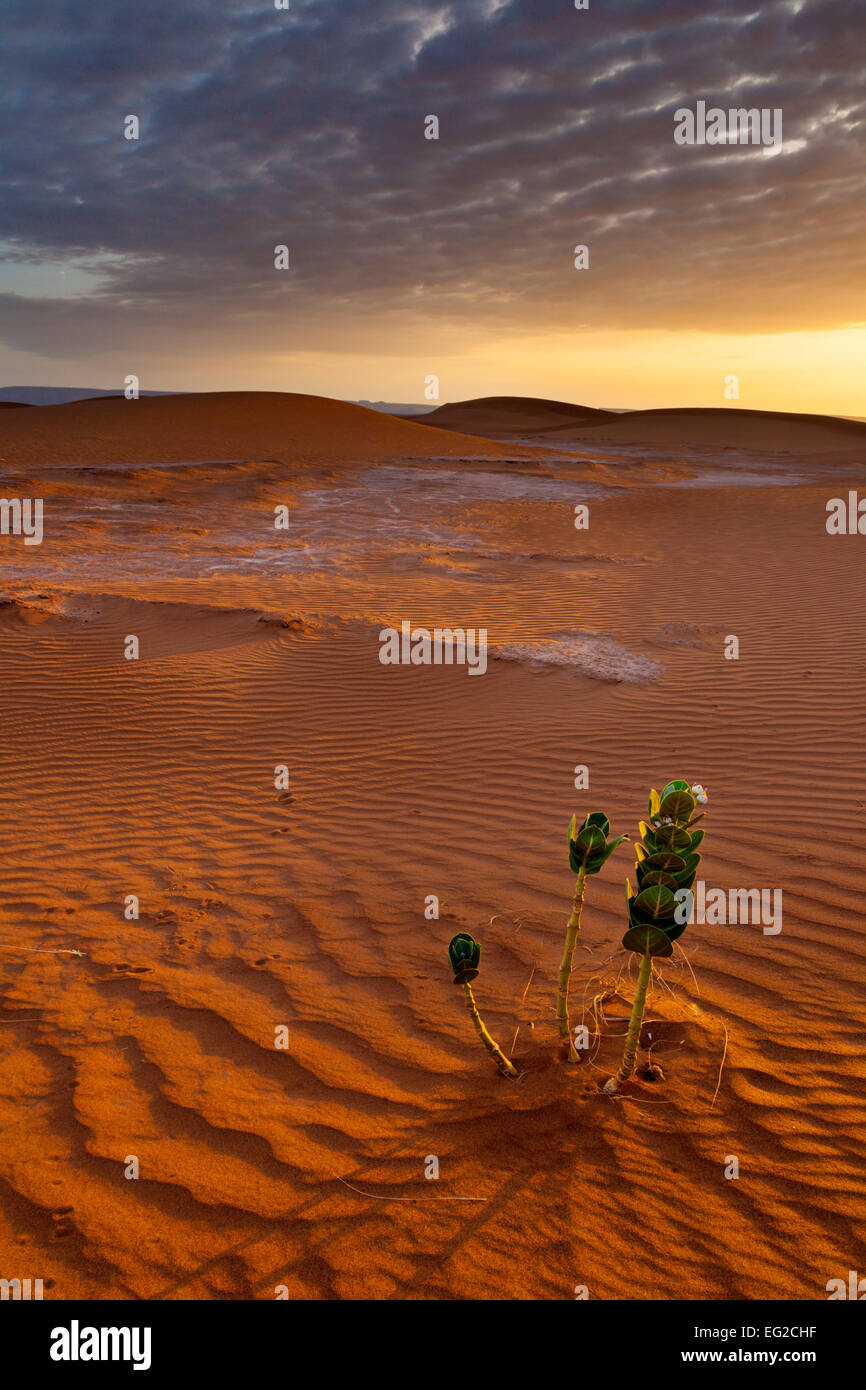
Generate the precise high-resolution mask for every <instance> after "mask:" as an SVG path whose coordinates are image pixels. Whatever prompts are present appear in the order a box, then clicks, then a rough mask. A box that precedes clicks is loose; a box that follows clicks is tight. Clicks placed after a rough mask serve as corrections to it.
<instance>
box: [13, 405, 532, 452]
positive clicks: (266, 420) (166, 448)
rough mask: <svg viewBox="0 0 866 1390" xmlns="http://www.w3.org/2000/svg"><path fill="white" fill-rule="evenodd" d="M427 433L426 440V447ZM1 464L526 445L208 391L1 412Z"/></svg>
mask: <svg viewBox="0 0 866 1390" xmlns="http://www.w3.org/2000/svg"><path fill="white" fill-rule="evenodd" d="M431 438H435V445H434V446H431ZM0 453H2V457H3V458H4V459H5V461H6V463H7V464H16V465H19V466H25V465H30V464H37V463H48V462H51V463H53V464H98V463H114V462H117V461H121V460H122V461H124V462H127V463H149V462H153V461H155V460H159V461H162V462H198V461H206V460H207V461H216V460H228V459H252V458H258V459H276V460H278V461H279V460H286V461H288V460H289V459H291V458H293V457H299V458H306V459H322V460H328V459H330V460H334V461H337V460H343V461H349V460H351V459H364V460H378V459H389V458H422V457H429V456H430V455H431V454H435V455H441V456H449V457H450V456H453V457H458V458H459V457H462V456H465V455H469V456H475V457H478V456H483V457H492V458H507V457H514V456H518V457H520V456H525V457H528V458H529V457H532V456H533V453H534V451H533V450H532V449H525V448H520V447H519V446H517V445H514V444H511V445H508V447H507V448H506V447H505V446H504V445H503V444H501V443H497V442H495V441H489V442H487V443H485V445H484V447H483V448H482V447H479V443H478V438H477V436H475V435H465V434H456V433H453V432H451V433H446V432H445V431H438V432H437V433H436V435H435V436H431V434H430V431H429V430H426V429H424V428H423V427H422V426H421V425H418V424H415V423H413V422H412V421H407V420H401V419H398V418H397V417H396V416H393V415H387V414H383V413H381V412H379V411H375V410H365V409H364V408H363V407H362V406H359V405H352V404H350V403H349V402H347V401H336V400H331V399H330V398H329V397H326V396H305V395H296V394H293V393H289V392H280V391H213V392H207V393H200V394H190V395H172V396H149V397H146V398H142V399H140V400H132V401H129V400H126V399H125V398H124V397H122V396H121V397H118V398H115V397H104V398H100V399H97V400H84V401H75V402H70V403H68V404H65V405H54V406H47V407H41V408H38V409H31V410H10V411H7V412H4V426H3V438H2V451H0Z"/></svg>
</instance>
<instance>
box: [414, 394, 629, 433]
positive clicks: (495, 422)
mask: <svg viewBox="0 0 866 1390" xmlns="http://www.w3.org/2000/svg"><path fill="white" fill-rule="evenodd" d="M611 416H613V412H612V411H609V410H593V409H592V407H591V406H586V405H569V404H568V403H567V402H565V401H547V400H542V399H538V398H536V397H533V396H481V397H479V398H478V399H477V400H473V401H454V402H451V403H450V404H448V405H441V406H439V408H438V409H437V410H431V411H430V412H429V413H427V414H424V415H414V416H412V417H411V418H412V419H414V420H417V421H418V423H419V424H425V425H436V426H437V428H439V429H445V430H462V431H464V432H465V433H466V434H483V435H486V434H492V435H496V434H509V433H510V434H538V433H540V432H543V431H546V430H554V429H564V428H565V429H567V428H574V427H575V426H580V425H581V424H583V423H601V422H602V421H604V420H606V419H608V418H609V417H611Z"/></svg>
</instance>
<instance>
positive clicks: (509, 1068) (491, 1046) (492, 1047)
mask: <svg viewBox="0 0 866 1390" xmlns="http://www.w3.org/2000/svg"><path fill="white" fill-rule="evenodd" d="M463 993H464V995H465V996H466V1007H467V1009H468V1010H469V1012H470V1013H471V1015H472V1021H473V1023H474V1024H475V1027H476V1028H477V1029H478V1036H479V1037H480V1039H481V1041H482V1042H483V1044H484V1046H485V1047H486V1048H487V1051H488V1052H489V1053H490V1055H491V1057H492V1058H493V1060H494V1062H495V1063H496V1065H497V1067H498V1068H499V1070H500V1071H501V1072H502V1075H503V1076H512V1077H517V1076H519V1075H520V1072H519V1071H518V1070H517V1068H516V1067H515V1066H513V1065H512V1063H511V1062H509V1060H508V1058H507V1057H506V1055H505V1053H504V1052H503V1051H502V1048H501V1047H500V1046H499V1044H498V1043H495V1042H494V1041H493V1039H492V1038H491V1036H490V1034H489V1033H488V1031H487V1029H486V1028H485V1027H484V1024H483V1023H482V1021H481V1015H480V1013H479V1012H478V1005H477V1004H476V1003H475V995H474V994H473V993H472V986H471V985H470V983H469V981H468V980H467V981H466V983H465V984H464V986H463Z"/></svg>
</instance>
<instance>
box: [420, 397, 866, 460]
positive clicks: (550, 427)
mask: <svg viewBox="0 0 866 1390" xmlns="http://www.w3.org/2000/svg"><path fill="white" fill-rule="evenodd" d="M414 418H415V419H417V420H418V421H419V422H423V423H425V424H427V425H434V426H436V427H439V428H442V429H460V430H463V431H465V432H466V433H468V434H476V433H477V434H481V435H485V436H490V437H491V438H494V439H529V438H531V439H533V440H535V439H537V440H538V442H539V443H544V444H546V445H548V446H550V447H551V448H554V449H555V448H567V447H568V446H569V445H580V444H582V443H586V444H592V445H597V444H611V445H629V446H643V447H645V448H647V449H658V448H672V449H682V448H698V449H711V450H714V451H718V450H721V449H744V450H753V451H755V452H757V453H786V454H799V455H803V456H814V455H816V454H826V453H845V452H848V453H850V454H852V455H860V456H862V455H863V452H864V449H866V423H863V422H862V421H857V420H843V419H839V418H837V417H836V416H832V415H798V414H794V413H791V412H783V411H771V410H746V409H740V408H739V407H728V408H727V409H711V408H703V407H693V408H675V409H664V410H633V411H628V412H626V413H622V414H621V413H618V412H616V411H610V410H593V409H591V408H590V407H588V406H579V405H567V404H566V403H564V402H562V401H546V400H535V399H533V398H531V397H524V396H490V397H485V398H482V399H479V400H474V401H458V402H456V403H454V404H452V405H444V406H441V407H440V408H439V409H438V410H435V411H432V412H431V413H430V414H429V415H425V416H416V417H414Z"/></svg>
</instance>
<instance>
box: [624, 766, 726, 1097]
mask: <svg viewBox="0 0 866 1390" xmlns="http://www.w3.org/2000/svg"><path fill="white" fill-rule="evenodd" d="M706 800H707V794H706V792H705V791H704V789H703V787H702V786H700V785H699V784H696V785H695V786H693V787H690V786H689V784H688V782H684V781H683V780H682V779H681V778H678V779H676V780H675V781H673V782H668V784H667V786H666V787H665V789H664V791H663V792H662V794H661V796H659V794H658V792H657V791H654V790H653V791H651V792H650V797H649V824H647V823H646V822H645V821H641V822H640V833H641V838H640V840H639V841H638V842H637V844H636V845H635V875H636V879H637V886H636V891H632V886H631V883H630V882H629V880H628V879H626V895H625V896H626V906H627V909H628V928H627V930H626V933H625V935H624V937H623V939H622V944H623V946H625V948H626V950H628V951H634V952H635V953H636V954H637V955H639V956H640V958H641V962H640V970H639V972H638V979H637V988H636V990H635V996H634V1004H633V1007H632V1011H631V1020H630V1022H629V1026H628V1033H627V1035H626V1041H625V1050H624V1052H623V1058H622V1064H621V1066H620V1068H619V1071H618V1072H617V1074H616V1076H612V1077H611V1079H610V1081H608V1082H607V1084H606V1086H605V1088H604V1089H605V1092H606V1094H607V1095H615V1094H616V1092H617V1091H618V1090H619V1089H620V1086H621V1085H622V1084H623V1083H624V1082H626V1081H628V1080H629V1078H630V1077H631V1075H632V1074H633V1072H634V1069H635V1063H636V1060H637V1048H638V1041H639V1039H640V1030H641V1024H642V1022H643V1015H644V1008H645V1006H646V996H647V989H648V987H649V982H650V979H651V978H652V971H653V961H654V960H655V959H656V958H657V957H658V958H660V959H664V958H665V957H666V956H672V955H673V951H674V942H675V941H676V940H677V938H678V937H680V936H682V934H683V932H684V931H685V929H686V925H687V923H688V918H689V914H690V907H691V888H692V884H693V883H694V881H695V876H696V874H697V871H698V864H699V863H700V861H701V856H700V855H699V854H698V853H697V848H698V845H699V844H700V843H701V841H702V840H703V838H704V832H703V830H695V831H693V830H692V826H694V825H696V824H697V822H698V821H699V820H701V819H703V813H701V815H699V816H694V815H693V812H694V810H695V806H696V803H697V802H698V801H700V802H702V803H703V802H706Z"/></svg>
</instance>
